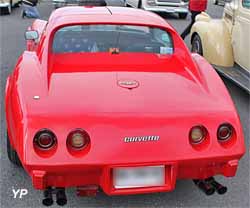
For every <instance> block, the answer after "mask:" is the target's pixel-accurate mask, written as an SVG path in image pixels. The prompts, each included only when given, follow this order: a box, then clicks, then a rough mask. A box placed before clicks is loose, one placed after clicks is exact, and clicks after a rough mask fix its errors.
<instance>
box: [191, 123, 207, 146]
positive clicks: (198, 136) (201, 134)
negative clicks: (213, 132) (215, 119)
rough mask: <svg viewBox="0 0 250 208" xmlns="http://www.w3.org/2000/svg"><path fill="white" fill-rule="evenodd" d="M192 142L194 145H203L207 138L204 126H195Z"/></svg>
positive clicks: (192, 130)
mask: <svg viewBox="0 0 250 208" xmlns="http://www.w3.org/2000/svg"><path fill="white" fill-rule="evenodd" d="M189 137H190V141H191V143H193V144H199V143H201V142H202V141H203V140H204V139H205V137H206V129H205V127H203V126H194V127H193V128H192V129H191V130H190V134H189Z"/></svg>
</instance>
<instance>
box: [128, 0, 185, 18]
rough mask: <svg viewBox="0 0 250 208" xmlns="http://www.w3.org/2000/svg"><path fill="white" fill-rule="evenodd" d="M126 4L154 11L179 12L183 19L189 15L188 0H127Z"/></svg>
mask: <svg viewBox="0 0 250 208" xmlns="http://www.w3.org/2000/svg"><path fill="white" fill-rule="evenodd" d="M125 5H126V6H132V7H134V8H142V9H144V10H147V11H152V12H165V13H177V14H178V15H179V17H180V18H181V19H185V18H186V17H187V15H188V1H187V0H186V1H183V0H125Z"/></svg>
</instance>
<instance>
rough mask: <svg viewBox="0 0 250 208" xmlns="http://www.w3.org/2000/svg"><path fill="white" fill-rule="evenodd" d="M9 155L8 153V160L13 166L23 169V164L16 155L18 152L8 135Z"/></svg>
mask: <svg viewBox="0 0 250 208" xmlns="http://www.w3.org/2000/svg"><path fill="white" fill-rule="evenodd" d="M6 138H7V153H8V158H9V160H10V162H12V163H13V164H15V165H17V166H19V167H22V163H21V161H20V159H19V157H18V155H17V153H16V151H15V150H14V149H13V148H12V146H11V144H10V140H9V136H8V133H7V136H6Z"/></svg>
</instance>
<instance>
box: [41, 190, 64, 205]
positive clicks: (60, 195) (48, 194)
mask: <svg viewBox="0 0 250 208" xmlns="http://www.w3.org/2000/svg"><path fill="white" fill-rule="evenodd" d="M53 194H55V195H56V203H57V204H58V205H59V206H64V205H66V204H67V197H66V194H65V189H64V188H55V189H52V188H48V189H46V190H45V191H44V199H43V201H42V203H43V205H45V206H51V205H52V204H53V203H54V200H53Z"/></svg>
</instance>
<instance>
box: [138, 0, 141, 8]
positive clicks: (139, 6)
mask: <svg viewBox="0 0 250 208" xmlns="http://www.w3.org/2000/svg"><path fill="white" fill-rule="evenodd" d="M137 8H138V9H140V8H142V2H141V0H140V1H139V3H138V7H137Z"/></svg>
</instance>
